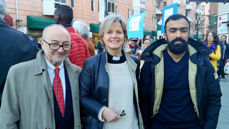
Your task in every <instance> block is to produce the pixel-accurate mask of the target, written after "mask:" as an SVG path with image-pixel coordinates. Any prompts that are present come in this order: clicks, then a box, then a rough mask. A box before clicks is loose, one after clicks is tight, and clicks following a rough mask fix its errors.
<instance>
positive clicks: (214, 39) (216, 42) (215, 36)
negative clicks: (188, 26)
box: [205, 31, 219, 45]
mask: <svg viewBox="0 0 229 129" xmlns="http://www.w3.org/2000/svg"><path fill="white" fill-rule="evenodd" d="M209 33H212V35H213V43H214V44H216V45H218V44H219V38H218V36H217V34H216V33H215V32H212V31H209V32H208V33H207V35H206V38H205V42H208V35H209Z"/></svg>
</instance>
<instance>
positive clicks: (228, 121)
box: [217, 75, 229, 129]
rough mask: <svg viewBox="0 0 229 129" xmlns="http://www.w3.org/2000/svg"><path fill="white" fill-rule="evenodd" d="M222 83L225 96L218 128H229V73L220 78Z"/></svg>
mask: <svg viewBox="0 0 229 129" xmlns="http://www.w3.org/2000/svg"><path fill="white" fill-rule="evenodd" d="M220 85H221V91H222V94H223V96H222V100H221V101H222V107H221V110H220V115H219V121H218V126H217V129H229V75H227V76H226V80H220Z"/></svg>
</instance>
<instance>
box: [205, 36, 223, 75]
mask: <svg viewBox="0 0 229 129" xmlns="http://www.w3.org/2000/svg"><path fill="white" fill-rule="evenodd" d="M204 44H205V45H206V46H207V47H208V48H209V49H210V50H211V54H210V55H209V58H208V59H209V60H210V62H211V64H212V66H213V67H214V69H215V72H217V62H218V61H219V60H220V57H221V50H220V46H219V39H218V36H217V35H216V33H215V32H208V33H207V36H206V39H205V43H204Z"/></svg>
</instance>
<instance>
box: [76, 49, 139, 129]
mask: <svg viewBox="0 0 229 129" xmlns="http://www.w3.org/2000/svg"><path fill="white" fill-rule="evenodd" d="M125 57H126V61H127V64H128V67H129V68H130V73H131V76H132V77H133V78H134V87H135V88H134V93H135V94H134V96H133V97H134V98H135V99H134V100H135V102H134V104H135V109H136V114H137V116H138V122H139V127H140V128H139V129H143V122H142V117H141V113H140V108H139V104H138V95H137V92H138V90H137V80H138V79H136V78H138V75H139V64H140V62H139V60H138V59H137V58H135V57H133V56H129V55H127V54H125ZM106 64H107V55H106V52H103V53H101V54H99V55H96V56H93V57H90V58H88V59H86V61H85V62H84V65H83V69H82V72H81V74H80V104H81V107H82V108H81V111H82V115H83V116H82V119H83V120H82V121H83V128H85V129H102V128H103V122H101V121H99V120H98V113H99V110H100V109H101V108H102V107H103V106H108V91H109V77H108V73H107V70H106V69H107V68H106Z"/></svg>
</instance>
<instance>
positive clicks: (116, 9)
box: [115, 6, 118, 14]
mask: <svg viewBox="0 0 229 129" xmlns="http://www.w3.org/2000/svg"><path fill="white" fill-rule="evenodd" d="M115 14H118V6H115Z"/></svg>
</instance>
